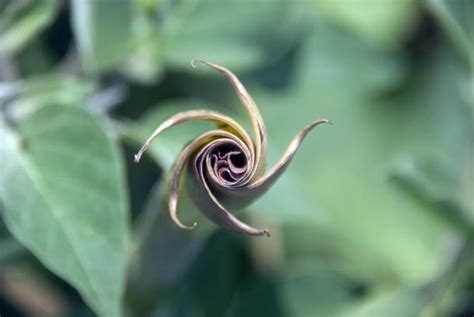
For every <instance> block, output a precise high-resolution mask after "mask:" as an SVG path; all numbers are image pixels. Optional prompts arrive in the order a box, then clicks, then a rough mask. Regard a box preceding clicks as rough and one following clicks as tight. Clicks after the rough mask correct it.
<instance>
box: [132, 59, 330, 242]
mask: <svg viewBox="0 0 474 317" xmlns="http://www.w3.org/2000/svg"><path fill="white" fill-rule="evenodd" d="M196 62H200V63H203V64H206V65H208V66H210V67H212V68H213V69H215V70H217V71H219V72H221V73H223V74H224V75H225V76H226V77H227V78H228V80H229V81H230V83H231V84H232V86H233V88H234V90H235V92H236V93H237V95H238V97H239V99H240V101H241V102H242V104H243V105H244V107H245V109H246V110H247V112H248V114H249V117H250V121H251V123H252V128H253V134H254V137H253V140H252V138H250V136H249V135H248V134H247V132H246V131H245V130H244V129H243V128H242V127H241V126H240V125H239V124H238V123H237V122H235V121H234V120H233V119H232V118H229V117H227V116H225V115H222V114H220V113H217V112H213V111H208V110H192V111H187V112H181V113H178V114H176V115H174V116H173V117H171V118H169V119H168V120H166V121H164V122H163V123H162V124H161V125H160V126H159V127H158V128H157V129H156V130H155V131H154V132H153V133H152V134H151V135H150V137H149V138H148V139H147V140H146V142H145V143H144V144H143V146H142V147H141V149H140V150H139V152H138V153H137V154H136V155H135V162H138V161H139V160H140V157H141V156H142V154H143V152H145V151H146V149H147V148H148V146H149V145H150V143H151V142H152V141H153V140H154V139H155V138H156V137H157V136H158V135H160V134H161V133H162V132H163V131H165V130H167V129H169V128H171V127H173V126H176V125H178V124H181V123H184V122H187V121H191V120H208V121H213V122H214V123H215V124H216V126H217V127H216V129H215V130H211V131H208V132H205V133H203V134H201V135H200V136H198V137H196V138H195V139H194V140H193V141H191V142H190V143H188V144H187V145H186V146H185V147H184V148H183V150H182V152H181V153H180V155H179V156H178V158H177V160H176V162H175V163H174V165H173V167H172V169H171V175H170V176H171V177H170V181H169V201H168V204H169V212H170V215H171V218H172V220H173V221H174V222H175V223H176V225H178V226H179V227H181V228H183V229H187V230H190V229H193V228H194V227H195V226H196V223H194V225H192V226H187V225H185V224H183V223H181V221H180V220H179V219H178V217H177V207H178V195H179V185H180V180H181V175H182V173H183V172H184V171H185V170H186V169H187V171H188V172H189V173H190V174H191V175H190V177H189V178H190V179H189V180H188V179H187V181H188V183H189V184H188V186H191V190H190V193H191V198H192V200H193V201H194V203H195V204H196V205H197V207H198V208H199V209H200V210H201V211H202V212H203V213H204V214H205V215H206V216H207V217H208V218H209V219H211V220H212V221H213V222H214V223H215V224H217V225H218V226H220V227H223V228H227V229H230V230H234V231H237V232H241V233H246V234H250V235H267V236H269V231H268V230H267V229H257V228H253V227H251V226H249V225H247V224H245V223H243V222H242V221H240V220H239V219H237V218H236V217H235V216H234V215H233V214H232V213H231V212H229V210H228V208H230V209H233V208H243V207H245V206H247V205H249V204H250V203H252V202H253V201H254V200H255V199H256V198H257V197H259V196H260V195H262V194H263V193H265V191H266V190H267V189H268V188H269V187H270V186H271V185H272V184H273V183H274V182H275V181H276V180H277V179H278V177H279V176H280V175H281V174H282V173H283V171H284V170H285V168H286V167H287V166H288V164H289V163H290V161H291V159H292V158H293V156H294V155H295V153H296V151H297V149H298V147H299V146H300V144H301V142H302V141H303V139H304V137H305V136H306V135H307V134H308V133H309V132H310V131H311V130H312V129H313V128H314V127H315V126H317V125H319V124H321V123H329V120H327V119H319V120H316V121H314V122H312V123H310V124H309V125H307V126H306V127H304V128H303V129H302V130H301V131H300V132H299V133H298V134H297V135H296V136H295V137H294V139H293V140H292V141H291V143H290V145H289V146H288V148H287V149H286V151H285V153H284V154H283V156H282V157H281V158H280V160H279V161H278V162H277V163H276V164H275V166H274V167H273V168H271V169H270V170H269V171H268V172H266V173H265V154H266V147H267V141H266V134H265V126H264V124H263V120H262V117H261V115H260V112H259V111H258V109H257V106H256V105H255V102H254V101H253V99H252V97H250V95H249V94H248V92H247V90H246V89H245V87H244V86H243V85H242V83H241V82H240V81H239V79H238V78H237V77H236V76H235V75H234V74H233V73H232V72H231V71H229V70H228V69H226V68H224V67H222V66H219V65H216V64H213V63H210V62H207V61H193V62H192V63H191V64H192V66H193V67H196V64H195V63H196Z"/></svg>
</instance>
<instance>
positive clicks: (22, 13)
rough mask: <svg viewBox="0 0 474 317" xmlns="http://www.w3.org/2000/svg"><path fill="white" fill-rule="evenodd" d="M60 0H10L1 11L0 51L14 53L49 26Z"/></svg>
mask: <svg viewBox="0 0 474 317" xmlns="http://www.w3.org/2000/svg"><path fill="white" fill-rule="evenodd" d="M58 8H59V1H58V0H43V1H34V0H26V1H10V2H9V3H8V4H7V6H6V8H4V9H2V12H1V13H0V53H13V52H15V51H17V50H19V49H21V48H22V47H23V46H24V45H25V44H26V43H27V42H28V41H29V40H30V39H31V38H33V37H34V36H35V35H36V34H38V33H39V32H40V31H41V30H43V29H44V28H45V27H47V26H48V24H49V23H50V22H51V21H52V19H53V18H54V16H55V15H56V12H57V11H58Z"/></svg>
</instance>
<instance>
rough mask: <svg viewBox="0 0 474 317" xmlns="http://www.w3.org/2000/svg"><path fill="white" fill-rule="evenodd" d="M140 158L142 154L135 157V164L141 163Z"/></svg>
mask: <svg viewBox="0 0 474 317" xmlns="http://www.w3.org/2000/svg"><path fill="white" fill-rule="evenodd" d="M140 157H141V155H140V154H138V153H137V154H135V155H134V156H133V161H134V162H135V163H138V162H140Z"/></svg>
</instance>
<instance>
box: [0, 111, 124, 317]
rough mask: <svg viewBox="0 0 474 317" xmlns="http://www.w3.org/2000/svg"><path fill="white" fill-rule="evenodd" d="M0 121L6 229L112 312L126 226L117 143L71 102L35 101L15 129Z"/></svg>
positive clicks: (105, 312) (116, 309)
mask: <svg viewBox="0 0 474 317" xmlns="http://www.w3.org/2000/svg"><path fill="white" fill-rule="evenodd" d="M2 119H3V118H2ZM1 123H2V128H1V134H0V136H1V139H2V142H1V147H0V156H1V158H2V165H1V166H2V170H1V178H0V197H1V199H2V201H3V204H4V206H5V210H4V212H3V217H4V220H5V223H6V225H7V227H8V229H9V230H10V231H11V233H12V234H13V235H14V236H15V238H17V239H18V240H19V241H20V242H21V243H22V244H24V245H25V246H26V247H27V248H28V249H29V250H31V251H32V252H33V253H34V254H35V255H36V256H37V257H38V259H39V260H40V261H41V262H42V263H43V264H44V265H45V266H46V267H47V268H49V269H50V270H51V271H53V272H54V273H56V274H57V275H59V276H60V277H62V278H63V279H65V280H66V281H68V282H69V283H70V284H71V285H72V286H74V287H75V288H76V289H77V290H78V291H79V293H80V294H81V295H82V297H83V298H84V300H85V301H86V303H88V304H89V305H90V307H92V308H93V309H94V310H95V312H96V313H97V314H98V315H102V316H119V315H120V314H121V313H120V311H121V297H122V292H123V287H124V273H125V264H126V245H127V234H128V232H127V197H126V191H125V184H124V182H125V176H124V173H123V164H122V161H121V158H120V153H119V150H118V148H117V145H116V144H115V143H114V142H113V141H112V140H111V138H110V137H109V136H108V135H107V133H106V132H105V131H104V128H103V127H102V125H101V123H100V122H99V121H98V119H97V118H95V117H94V116H92V115H91V114H90V113H88V112H87V111H85V110H84V109H81V108H76V107H63V106H49V107H43V108H41V109H39V110H38V111H36V112H34V113H32V114H31V115H30V116H28V117H26V118H24V119H23V120H22V121H19V122H17V123H16V128H15V130H12V129H10V128H9V127H8V126H7V125H6V124H5V122H4V121H3V120H2V122H1Z"/></svg>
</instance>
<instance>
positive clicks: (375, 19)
mask: <svg viewBox="0 0 474 317" xmlns="http://www.w3.org/2000/svg"><path fill="white" fill-rule="evenodd" d="M312 4H313V6H314V7H315V9H314V10H315V11H317V12H318V13H319V14H322V15H324V16H326V17H328V18H330V19H331V20H333V21H334V22H335V23H337V24H339V25H342V26H344V27H345V28H347V29H348V30H351V31H352V32H354V33H355V34H358V35H360V36H361V37H362V38H364V39H366V40H367V41H368V42H370V43H373V44H376V45H379V46H382V47H391V46H396V45H399V44H400V43H401V40H403V38H404V37H405V36H406V35H407V33H408V32H409V31H411V30H412V29H413V28H414V27H415V23H416V22H417V19H416V18H417V11H418V10H417V3H416V2H415V1H411V0H400V1H384V2H382V1H367V2H362V1H359V0H346V1H332V0H322V1H314V2H313V3H312Z"/></svg>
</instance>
